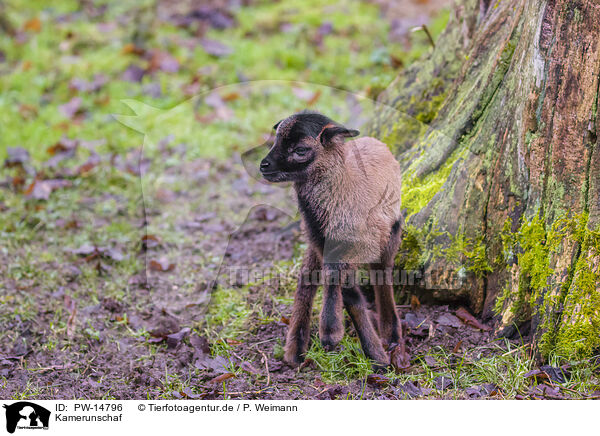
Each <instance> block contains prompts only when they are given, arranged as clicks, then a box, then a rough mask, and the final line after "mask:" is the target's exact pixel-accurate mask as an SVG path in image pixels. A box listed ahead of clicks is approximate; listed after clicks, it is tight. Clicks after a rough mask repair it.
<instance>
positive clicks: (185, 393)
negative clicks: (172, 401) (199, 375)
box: [181, 387, 203, 400]
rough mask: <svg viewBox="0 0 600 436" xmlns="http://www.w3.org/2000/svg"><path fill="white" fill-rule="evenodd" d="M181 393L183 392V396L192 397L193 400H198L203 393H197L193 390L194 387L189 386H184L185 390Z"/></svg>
mask: <svg viewBox="0 0 600 436" xmlns="http://www.w3.org/2000/svg"><path fill="white" fill-rule="evenodd" d="M181 393H182V394H183V396H185V397H187V398H191V399H192V400H197V399H199V398H202V397H203V395H202V394H195V393H194V392H193V391H192V388H190V387H187V388H183V390H182V391H181Z"/></svg>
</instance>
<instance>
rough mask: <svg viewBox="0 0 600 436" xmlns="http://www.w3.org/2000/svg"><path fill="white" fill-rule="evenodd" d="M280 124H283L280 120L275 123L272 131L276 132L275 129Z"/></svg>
mask: <svg viewBox="0 0 600 436" xmlns="http://www.w3.org/2000/svg"><path fill="white" fill-rule="evenodd" d="M282 122H283V120H280V121H278V122H277V124H275V125H274V126H273V130H277V127H279V125H280V124H281V123H282Z"/></svg>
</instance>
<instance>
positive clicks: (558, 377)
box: [540, 365, 571, 383]
mask: <svg viewBox="0 0 600 436" xmlns="http://www.w3.org/2000/svg"><path fill="white" fill-rule="evenodd" d="M540 370H542V371H543V372H544V373H545V374H547V376H548V377H549V378H550V380H552V381H555V382H557V383H566V382H567V380H568V379H570V378H571V373H570V372H569V371H568V370H567V368H566V367H560V368H555V367H553V366H549V365H542V366H540Z"/></svg>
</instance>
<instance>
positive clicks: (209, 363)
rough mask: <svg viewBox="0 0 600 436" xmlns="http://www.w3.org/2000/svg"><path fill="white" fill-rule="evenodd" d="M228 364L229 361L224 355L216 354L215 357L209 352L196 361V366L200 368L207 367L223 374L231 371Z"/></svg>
mask: <svg viewBox="0 0 600 436" xmlns="http://www.w3.org/2000/svg"><path fill="white" fill-rule="evenodd" d="M228 365H229V362H228V361H227V360H226V359H225V358H224V357H223V356H216V357H215V358H214V359H213V358H211V357H210V355H208V354H203V355H202V356H200V357H199V358H198V359H196V362H195V363H194V366H195V367H196V368H198V369H207V370H212V371H215V372H217V373H223V374H224V373H227V372H229V370H228V369H227V366H228Z"/></svg>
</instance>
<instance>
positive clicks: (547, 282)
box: [495, 213, 600, 359]
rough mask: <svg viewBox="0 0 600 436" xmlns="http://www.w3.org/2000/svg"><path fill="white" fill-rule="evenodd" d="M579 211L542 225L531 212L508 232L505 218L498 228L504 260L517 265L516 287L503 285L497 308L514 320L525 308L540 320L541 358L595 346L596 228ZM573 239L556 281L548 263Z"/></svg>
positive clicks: (598, 343) (580, 354)
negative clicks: (572, 251)
mask: <svg viewBox="0 0 600 436" xmlns="http://www.w3.org/2000/svg"><path fill="white" fill-rule="evenodd" d="M587 224H588V215H587V213H582V214H579V215H576V216H573V217H569V218H561V219H557V220H556V221H554V222H553V223H552V224H547V223H546V220H545V218H544V217H539V216H536V217H534V218H533V219H532V220H530V221H525V222H523V223H522V224H521V226H520V227H519V229H518V230H517V231H516V232H511V231H510V228H511V223H510V220H507V222H506V223H505V225H504V229H503V232H502V236H501V238H502V242H503V254H504V257H505V260H506V261H507V262H512V261H516V263H517V264H518V266H519V278H518V283H517V285H518V286H516V287H515V286H513V287H512V290H511V287H510V286H507V287H506V288H505V289H504V291H503V293H502V296H501V297H500V298H499V299H498V300H497V302H496V305H495V310H496V312H497V313H502V312H505V311H506V310H509V311H510V312H511V313H513V314H514V315H515V318H516V319H517V320H520V321H523V320H525V319H526V318H529V317H530V315H531V312H533V313H534V314H537V315H538V316H539V319H540V329H541V331H542V332H543V334H542V335H541V338H540V341H539V344H538V345H539V350H540V352H541V354H542V355H543V356H545V357H548V356H550V355H560V356H562V357H564V358H570V359H571V358H585V357H589V356H591V355H592V353H593V352H594V350H596V349H597V348H599V347H600V293H598V289H597V286H598V283H600V271H599V259H600V232H599V231H598V230H592V229H590V228H589V227H588V225H587ZM569 242H570V243H575V246H576V247H579V249H577V248H576V255H577V256H578V257H577V260H576V262H575V265H574V266H572V267H570V268H569V270H568V271H567V274H566V278H563V279H561V280H562V282H558V283H555V282H553V280H556V277H557V275H558V273H559V272H557V271H555V270H554V269H553V268H551V264H552V262H553V260H554V259H556V256H560V255H561V253H560V250H561V247H565V246H566V244H567V243H569Z"/></svg>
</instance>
